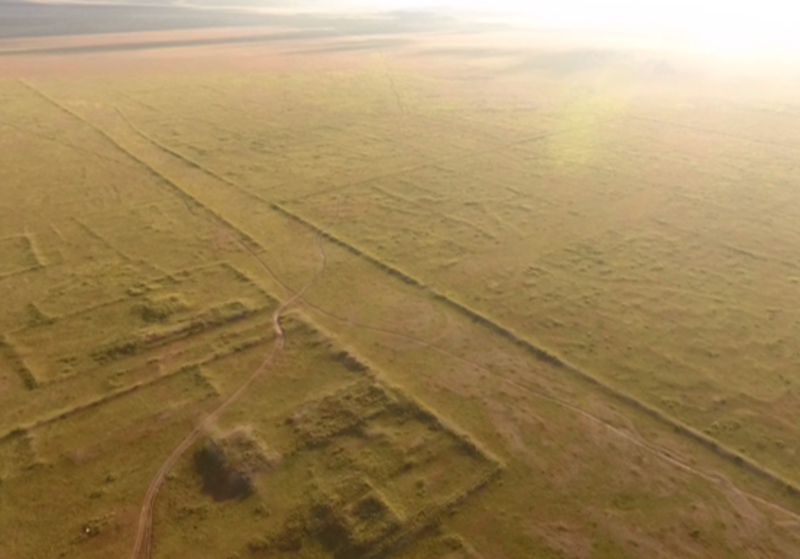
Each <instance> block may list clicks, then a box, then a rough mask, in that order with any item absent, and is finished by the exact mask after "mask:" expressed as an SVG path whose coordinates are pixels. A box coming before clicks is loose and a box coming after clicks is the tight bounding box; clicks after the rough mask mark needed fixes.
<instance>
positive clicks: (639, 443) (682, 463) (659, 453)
mask: <svg viewBox="0 0 800 559" xmlns="http://www.w3.org/2000/svg"><path fill="white" fill-rule="evenodd" d="M320 235H324V231H320ZM318 238H319V242H321V241H322V239H321V237H318ZM242 246H244V248H245V250H247V252H248V253H250V255H251V256H253V258H255V259H256V260H257V261H258V262H259V264H260V265H261V266H262V267H263V268H264V269H265V270H266V271H267V272H268V273H269V274H270V276H271V277H272V278H273V279H274V280H275V281H276V282H277V283H278V285H280V286H281V288H282V289H283V290H284V292H285V293H293V292H292V290H291V288H290V287H289V286H287V285H286V284H285V283H284V282H282V281H281V280H280V278H278V277H277V276H276V275H275V274H274V273H273V272H272V270H270V268H269V267H268V266H267V265H266V263H264V261H263V259H262V258H261V257H259V255H258V254H256V253H255V252H254V251H253V250H252V249H250V248H249V247H247V246H245V245H242ZM307 290H308V286H306V287H304V288H303V289H302V290H300V291H298V292H296V293H294V295H293V297H292V300H293V301H297V302H299V303H302V304H303V305H305V306H306V307H308V308H309V309H312V310H314V311H316V312H318V313H319V314H321V315H322V316H324V317H326V318H329V319H331V320H333V321H335V322H338V323H339V324H344V325H346V326H350V327H353V328H358V329H360V330H365V331H370V332H374V333H377V334H382V335H386V336H391V337H394V338H398V339H402V340H405V341H409V342H412V343H414V344H416V345H418V346H420V347H424V348H427V349H430V350H431V351H434V352H436V353H438V354H440V355H443V356H446V357H449V358H451V359H454V360H456V361H458V362H460V363H462V364H464V365H467V366H469V367H471V368H473V369H475V370H477V371H480V372H482V373H484V374H486V375H489V376H491V378H494V379H498V380H500V381H501V382H503V383H505V384H507V385H509V386H512V387H514V388H516V389H518V390H524V391H526V392H528V393H530V394H533V395H534V396H536V397H538V398H540V399H542V400H547V401H549V402H551V403H554V404H556V405H559V406H561V407H563V408H565V409H568V410H570V411H572V412H574V413H575V414H577V415H580V416H582V417H584V418H586V419H588V420H590V421H592V422H593V423H596V424H599V425H601V426H602V427H604V428H606V429H608V430H609V431H610V432H612V433H614V434H615V435H616V436H618V437H620V438H621V439H623V440H625V441H627V442H630V443H631V444H633V445H634V446H636V447H638V448H640V449H642V450H643V451H645V452H647V453H648V454H650V455H652V456H654V457H655V458H657V459H659V460H662V461H664V462H666V463H667V464H670V465H672V466H673V467H676V468H678V469H680V470H684V471H686V472H689V473H691V474H693V475H696V476H698V477H700V478H702V479H704V480H705V481H708V482H710V483H713V484H714V485H717V486H719V487H721V488H723V489H727V490H729V491H732V492H734V493H736V494H738V495H740V496H742V497H745V498H747V499H750V500H751V501H753V502H756V503H759V504H761V505H763V506H765V507H767V508H769V509H772V510H774V511H776V512H779V513H782V514H784V515H785V516H787V517H789V518H791V519H792V520H794V521H797V522H800V514H797V513H795V512H793V511H791V510H789V509H787V508H785V507H782V506H781V505H779V504H777V503H774V502H772V501H769V500H767V499H764V498H763V497H759V496H758V495H755V494H753V493H750V492H747V491H745V490H742V489H739V488H738V487H737V486H736V485H734V483H733V482H732V481H731V480H729V479H728V478H727V477H725V476H724V475H722V474H720V473H717V472H708V471H705V470H701V469H699V468H696V467H694V466H692V465H691V464H690V463H688V462H687V461H686V460H683V459H681V458H679V457H678V456H676V455H675V453H674V452H671V451H669V450H668V449H666V448H664V447H662V446H660V445H657V444H655V443H651V442H648V441H646V440H644V439H643V438H641V436H639V435H638V434H635V433H631V432H628V431H626V430H623V429H620V428H619V427H615V426H614V425H611V424H610V423H608V422H607V421H606V420H604V419H602V418H601V417H598V416H596V415H594V414H592V413H591V412H588V411H586V410H585V409H583V408H581V407H579V406H576V405H575V404H572V403H570V402H568V401H566V400H563V399H561V398H559V397H557V396H555V395H553V394H550V393H547V392H545V391H543V390H541V389H538V388H535V387H532V386H530V385H527V384H524V383H520V382H518V381H515V380H512V379H509V378H499V377H497V375H496V374H495V373H494V372H492V371H490V370H489V369H487V368H486V367H484V366H483V365H481V364H479V363H476V362H474V361H471V360H469V359H466V358H464V357H461V356H460V355H457V354H455V353H452V352H450V351H448V350H446V349H444V348H442V347H440V346H438V345H435V344H433V343H430V342H428V341H426V340H423V339H421V338H418V337H416V336H413V335H409V334H404V333H401V332H397V331H394V330H389V329H386V328H381V327H378V326H373V325H370V324H364V323H360V322H357V321H353V320H351V319H348V318H343V317H340V316H337V315H335V314H333V313H331V312H329V311H327V310H325V309H324V308H322V307H320V306H318V305H316V304H314V303H312V302H311V301H309V300H308V299H306V298H305V297H304V295H305V292H306V291H307ZM438 337H439V338H440V337H442V336H438Z"/></svg>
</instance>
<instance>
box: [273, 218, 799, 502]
mask: <svg viewBox="0 0 800 559" xmlns="http://www.w3.org/2000/svg"><path fill="white" fill-rule="evenodd" d="M271 207H272V208H273V209H275V210H276V211H278V212H280V213H281V214H283V215H285V216H286V217H288V218H289V219H292V220H294V221H296V222H298V223H301V224H303V225H304V226H306V227H309V228H310V229H312V230H314V231H316V232H317V233H318V234H320V235H322V237H323V238H325V239H327V240H329V241H330V242H332V243H334V244H336V245H337V246H340V247H341V248H343V249H345V250H346V251H348V252H350V253H351V254H354V255H356V256H358V257H359V258H362V259H364V260H366V261H368V262H370V263H371V264H372V265H374V266H375V267H377V268H378V269H380V270H382V271H384V272H386V273H388V274H390V275H392V276H394V277H396V278H398V279H400V280H401V281H403V282H404V283H406V284H408V285H413V286H415V287H418V288H421V289H424V290H425V291H427V292H428V293H430V294H431V295H432V296H433V297H434V298H435V299H436V300H438V301H440V302H442V303H444V304H446V305H448V306H449V307H451V308H453V309H454V310H456V311H457V312H459V313H461V314H463V315H465V316H467V317H468V318H469V319H470V320H472V321H473V322H475V323H477V324H480V325H482V326H484V327H486V328H489V329H490V330H492V331H493V332H495V333H496V334H499V335H500V336H502V337H504V338H506V339H508V340H510V341H511V342H513V343H515V344H516V345H518V346H520V347H522V348H523V349H525V350H526V351H527V352H528V353H530V354H531V355H533V356H534V357H535V358H537V359H538V360H540V361H543V362H545V363H547V364H548V365H551V366H553V367H556V368H558V369H560V370H562V371H565V372H567V373H569V374H571V375H572V376H573V377H575V378H577V379H579V380H581V381H582V382H585V383H588V384H590V385H591V386H593V387H594V388H596V389H598V390H600V391H601V392H603V393H604V394H606V395H608V396H610V397H612V398H613V399H615V400H617V401H620V402H622V403H624V404H626V405H627V406H630V407H632V408H634V409H636V410H637V411H639V412H642V413H644V414H646V415H648V416H650V417H651V418H653V419H655V420H656V421H658V422H660V423H662V424H663V425H666V426H668V427H669V428H671V429H672V430H673V431H674V432H676V433H678V434H679V435H682V436H684V437H686V438H688V439H691V440H692V441H694V442H696V443H699V444H700V445H702V446H703V447H705V448H707V449H708V450H711V451H712V452H713V453H715V454H716V455H717V456H720V457H722V458H724V459H726V460H728V461H730V462H731V463H733V464H734V465H736V466H738V467H740V468H742V469H743V470H746V471H748V472H750V473H752V474H754V475H756V476H757V477H760V478H762V479H764V480H766V481H768V482H770V483H773V484H775V485H776V486H777V487H779V488H780V489H781V490H783V491H785V492H787V493H788V494H790V495H794V496H800V487H798V485H797V484H796V483H795V482H793V481H789V480H787V479H784V478H783V477H781V476H780V475H779V474H777V473H775V472H773V471H771V470H769V469H768V468H766V467H765V466H762V465H761V464H759V463H758V462H755V461H754V460H752V459H751V458H748V457H747V456H744V455H742V454H740V453H738V452H736V451H735V450H733V449H731V448H729V447H727V446H725V445H724V444H722V443H721V442H719V441H718V440H716V439H714V438H713V437H710V436H708V435H706V434H705V433H702V432H700V431H698V430H697V429H695V428H693V427H690V426H689V425H686V424H685V423H683V422H681V421H679V420H678V419H675V418H674V417H672V416H669V415H667V414H665V413H664V412H663V411H661V410H659V409H658V408H655V407H653V406H651V405H650V404H647V403H645V402H643V401H641V400H639V399H638V398H636V397H634V396H632V395H630V394H627V393H625V392H624V391H622V390H619V389H618V388H616V387H614V386H612V385H610V384H608V383H606V382H604V381H603V380H601V379H599V378H598V377H596V376H594V375H593V374H591V373H588V372H586V371H585V370H583V369H581V368H579V367H577V366H576V365H573V364H571V363H569V362H568V361H566V360H565V359H564V358H562V357H560V356H558V355H556V354H555V353H554V352H552V351H550V350H548V349H544V348H542V347H540V346H539V345H537V344H535V343H533V342H531V341H530V340H528V339H526V338H525V337H523V336H522V335H521V334H518V333H517V332H514V331H513V330H512V329H511V328H508V327H506V326H503V325H502V324H499V323H498V322H497V321H495V320H493V319H491V318H489V317H487V316H486V315H484V314H482V313H480V312H478V311H476V310H475V309H472V308H470V307H468V306H467V305H465V304H464V303H461V302H459V301H457V300H456V299H454V298H453V297H452V296H450V295H446V294H444V293H441V292H439V291H437V290H436V289H434V288H432V287H430V286H429V285H426V284H425V282H423V281H422V280H419V279H417V278H415V277H413V276H411V275H410V274H408V273H407V272H404V271H402V270H400V269H398V268H396V267H395V266H393V265H391V264H387V263H386V262H384V261H382V260H380V259H379V258H377V257H375V256H373V255H371V254H369V253H368V252H366V251H364V250H362V249H360V248H358V247H356V246H354V245H352V244H351V243H349V242H347V241H345V240H343V239H341V238H339V237H337V236H335V235H334V234H333V233H331V232H329V231H325V230H323V229H322V228H320V227H319V226H317V225H316V224H314V223H313V222H311V221H309V220H308V219H307V218H305V217H302V216H300V215H298V214H296V213H294V212H292V211H290V210H288V209H286V208H284V207H283V206H281V205H279V204H274V203H273V204H271Z"/></svg>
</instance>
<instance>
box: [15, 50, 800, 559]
mask: <svg viewBox="0 0 800 559" xmlns="http://www.w3.org/2000/svg"><path fill="white" fill-rule="evenodd" d="M409 64H410V63H409ZM408 68H409V69H404V70H396V71H393V72H394V74H395V75H393V76H392V80H391V81H392V83H391V84H390V83H389V81H388V80H387V76H386V71H387V67H386V64H385V63H384V61H381V60H378V59H377V58H374V59H370V58H367V59H366V61H365V65H364V66H363V67H362V68H360V69H347V70H341V71H320V72H307V71H303V70H281V71H274V72H264V73H256V72H252V73H230V72H229V73H211V72H204V73H200V74H192V75H189V74H181V75H178V74H176V75H166V74H162V75H152V76H147V77H144V76H142V77H138V78H136V77H129V78H119V77H97V76H94V77H92V76H82V77H80V78H63V79H50V78H37V79H31V80H29V81H27V82H16V81H8V80H4V81H0V93H2V98H3V100H4V101H3V104H2V106H0V148H1V149H2V151H3V153H4V154H6V153H7V154H8V158H4V161H13V164H9V163H3V164H0V166H2V171H3V173H4V184H3V198H4V199H3V202H2V204H0V294H2V295H3V301H4V306H3V309H2V311H0V334H2V340H3V343H2V345H0V410H3V411H2V412H0V503H2V506H1V507H0V531H1V532H2V533H4V534H12V535H11V536H9V538H7V539H6V540H4V541H3V542H0V556H3V557H6V556H8V557H11V558H17V557H19V558H21V557H25V558H34V559H35V558H38V557H48V558H49V557H65V558H67V557H82V558H84V557H85V558H92V557H98V558H99V557H109V556H125V555H126V554H128V553H129V552H130V546H131V545H132V539H133V534H134V533H135V530H136V519H137V518H138V512H139V506H140V505H141V502H142V499H143V497H144V493H145V491H146V488H147V486H148V484H149V483H150V480H151V479H152V476H153V475H154V474H155V472H156V471H157V470H158V468H159V466H160V465H161V463H162V462H163V460H164V459H165V458H166V457H167V456H168V455H169V453H170V452H171V451H172V449H174V448H175V446H176V445H177V444H178V443H179V442H180V441H181V440H182V438H183V437H184V436H185V435H186V434H187V433H188V432H189V431H190V430H191V429H192V428H193V426H195V425H197V424H198V423H199V422H200V421H201V420H202V418H204V417H206V416H207V414H209V413H211V411H212V410H213V409H214V408H215V406H216V405H217V404H218V403H219V402H220V401H222V400H223V399H224V398H225V397H226V396H227V395H230V394H232V393H233V392H234V391H235V390H236V389H237V388H238V387H239V386H240V385H241V383H242V382H244V381H245V379H246V378H248V377H249V375H250V374H251V373H252V372H253V371H254V370H256V369H257V368H258V367H259V366H260V365H261V364H262V363H263V361H264V358H265V356H266V355H267V354H268V352H269V351H270V349H271V348H272V343H273V342H274V336H273V326H272V324H271V320H270V315H271V313H272V312H273V311H274V309H275V308H276V306H277V301H279V300H281V299H282V298H284V296H285V293H284V291H283V288H282V286H281V285H279V284H278V283H277V282H276V281H275V278H273V277H271V275H270V273H268V271H267V270H265V268H264V266H263V265H264V264H266V265H267V266H268V267H269V268H270V270H271V271H273V272H274V273H275V274H276V275H277V276H278V277H279V278H280V281H281V282H282V283H284V284H285V285H286V286H288V287H289V288H291V289H292V290H294V291H296V290H298V289H300V288H301V287H302V286H303V285H305V284H306V283H307V282H308V281H309V279H310V278H311V277H312V276H313V275H314V274H315V272H316V271H317V270H318V269H319V265H320V255H319V253H318V249H317V245H316V237H317V235H318V233H319V232H320V231H321V232H323V233H324V235H323V236H322V237H321V240H322V243H323V246H324V248H325V251H326V257H327V267H326V269H325V272H324V273H323V274H322V275H321V276H320V277H319V278H318V280H317V282H316V283H315V284H314V285H313V287H311V288H310V290H309V291H308V292H307V293H306V296H305V297H306V298H307V300H308V302H309V303H310V304H305V303H302V302H298V304H297V309H298V310H292V311H290V313H289V314H288V315H285V316H284V317H283V318H282V324H283V326H284V328H285V329H286V332H287V347H286V349H285V351H284V352H283V353H281V354H280V355H279V356H278V357H277V360H276V361H275V362H274V363H272V364H271V365H270V367H269V368H267V369H266V371H265V373H264V375H263V376H262V377H260V378H259V380H258V381H257V382H256V383H255V384H253V385H252V386H251V387H250V388H249V390H248V392H247V394H246V395H245V396H244V398H243V399H242V400H241V401H239V402H238V403H237V404H236V405H235V406H233V407H231V408H230V409H229V410H227V411H226V413H225V414H223V415H222V416H221V417H220V418H219V419H218V421H217V422H216V424H215V425H214V427H213V429H212V430H211V432H208V433H205V434H204V436H205V438H204V439H203V441H202V442H199V443H197V444H196V445H195V446H194V447H193V448H192V449H190V451H189V452H187V453H186V455H185V456H184V457H183V458H182V459H181V460H180V461H179V463H178V465H177V466H176V468H175V470H174V471H173V472H172V473H171V474H170V477H169V478H168V481H167V483H166V484H165V486H164V488H163V491H162V494H161V495H160V497H159V500H158V501H157V507H156V513H155V534H156V535H155V541H156V546H155V556H156V557H182V556H187V557H188V556H191V557H231V558H232V557H240V558H245V557H259V556H270V557H271V556H272V555H274V554H275V553H276V550H278V551H285V552H287V553H289V552H291V553H293V554H294V555H292V556H294V557H308V558H315V559H316V558H329V559H330V558H333V559H338V558H344V557H353V558H356V557H363V558H366V557H377V556H382V555H381V554H385V555H386V556H392V557H398V558H401V559H428V558H430V559H433V558H441V557H447V558H448V559H477V558H480V557H500V556H505V557H614V558H624V557H631V558H633V557H640V556H642V555H643V554H654V555H657V554H661V555H664V556H675V557H683V556H698V557H747V556H748V551H747V550H748V549H759V550H761V551H762V552H763V553H764V554H765V555H768V556H771V557H772V556H774V557H787V558H791V557H793V556H794V555H793V554H794V553H795V552H796V550H798V549H800V540H798V538H797V535H796V533H795V532H793V531H792V529H793V528H792V526H794V524H793V523H796V517H794V516H792V515H791V514H792V513H791V512H790V511H800V501H798V496H797V494H796V489H793V488H796V487H797V486H798V484H800V478H798V476H797V471H796V468H795V467H794V466H795V462H796V460H795V458H796V457H795V454H796V453H797V452H798V451H800V435H798V431H797V429H796V428H795V426H796V424H797V420H798V419H800V401H798V399H797V395H796V387H795V384H796V383H797V382H798V379H797V378H796V374H794V373H793V371H794V370H795V369H796V368H797V367H796V365H797V364H798V363H797V358H798V355H797V352H796V351H794V349H793V347H792V339H793V338H792V332H793V329H794V328H795V327H796V325H797V323H798V321H799V320H800V318H798V316H797V312H798V311H797V310H796V307H797V305H796V304H794V303H796V302H797V299H798V297H800V283H799V281H798V278H800V272H798V270H797V266H796V263H795V260H796V254H795V253H796V250H795V248H796V244H797V243H796V241H797V240H798V234H800V233H798V226H797V223H800V219H798V217H799V216H798V215H796V214H797V211H798V209H799V208H800V206H798V205H797V203H796V200H795V198H796V196H795V192H794V191H795V186H796V185H795V182H796V181H795V180H794V174H793V173H794V170H793V165H794V160H795V155H796V154H795V151H796V148H795V147H793V145H794V144H793V142H794V143H796V141H797V139H798V138H797V134H796V133H794V132H792V129H790V127H789V126H787V125H786V124H785V123H784V122H783V121H782V120H781V119H780V118H778V117H776V116H775V114H773V113H771V112H769V111H767V112H764V111H761V112H759V111H756V110H755V108H754V106H751V105H748V104H747V103H746V102H745V101H742V104H740V105H737V106H733V105H724V104H718V103H712V102H708V101H703V100H702V99H695V100H693V103H694V105H695V108H694V109H691V108H688V105H687V103H685V102H683V101H680V100H678V99H673V98H671V97H670V96H669V94H666V93H664V94H661V95H653V96H652V97H648V96H647V94H644V93H643V94H642V95H640V96H638V97H636V96H633V95H629V94H628V93H626V92H625V91H620V90H617V89H615V88H614V87H613V86H611V85H609V86H607V87H604V86H596V89H595V90H593V91H592V90H589V89H587V88H584V87H582V85H583V84H582V83H581V79H580V78H579V77H578V78H565V77H559V78H557V79H556V78H552V77H542V76H537V75H531V76H524V75H523V76H517V77H513V78H512V77H506V78H502V77H496V78H495V79H496V81H492V80H485V81H481V82H480V83H479V82H477V81H475V82H470V84H471V85H470V87H469V88H464V87H461V86H460V85H454V83H453V82H452V81H450V80H448V79H446V78H445V77H443V76H438V75H435V76H434V75H426V74H425V73H424V72H423V70H421V69H414V67H413V66H409V67H408ZM390 71H392V70H391V69H390ZM473 86H474V87H473ZM392 88H394V90H395V92H396V93H397V94H398V96H399V97H400V101H401V102H400V103H397V102H396V101H397V98H396V97H395V95H394V94H393V93H392V91H391V89H392ZM679 101H680V102H679ZM684 101H685V100H684ZM532 103H534V105H532ZM536 103H538V105H536ZM679 105H680V106H679ZM534 109H535V110H534ZM240 242H241V243H245V244H246V246H247V248H248V249H249V250H248V251H246V250H244V249H243V248H242V246H241V244H240ZM249 251H252V253H251V252H249ZM253 253H255V254H256V255H258V257H259V258H260V259H261V260H263V262H259V261H258V260H257V259H256V258H254V257H253ZM363 325H370V326H372V327H374V328H366V329H365V328H363V327H362V326H363ZM392 332H394V333H399V334H400V335H396V334H393V333H392ZM433 346H435V347H433ZM232 433H233V434H238V435H235V436H234V435H231V434H232ZM237 436H238V437H239V438H236V437H237ZM230 437H233V438H230ZM242 437H243V438H242ZM209 440H213V441H216V442H215V443H214V444H215V445H217V446H215V447H214V448H219V449H222V450H220V452H221V453H222V454H223V455H224V459H222V460H220V461H219V463H215V464H216V465H215V466H214V467H215V468H217V470H219V471H217V470H215V475H217V476H219V475H222V474H225V475H227V474H228V473H231V472H234V473H236V474H237V475H245V477H247V483H248V490H247V491H245V492H242V493H241V494H239V493H237V494H236V498H233V499H225V500H215V499H214V498H213V495H210V494H209V493H211V492H210V491H208V487H207V486H208V484H209V483H211V484H212V485H213V484H214V483H216V481H214V479H217V478H213V479H211V482H209V479H210V478H206V479H204V472H202V471H201V472H198V468H197V465H198V461H197V460H196V459H195V457H196V456H198V455H202V450H201V449H202V448H210V447H204V446H203V445H208V444H210V443H208V441H209ZM231 441H233V442H231ZM237 445H238V446H237ZM212 446H213V445H212ZM198 453H200V454H198ZM265 457H266V458H265ZM199 462H203V461H202V460H200V461H199ZM262 462H264V463H266V462H269V467H266V466H265V467H263V468H261V466H259V465H254V464H256V463H258V464H262ZM201 470H202V468H201ZM243 472H244V473H243ZM205 473H206V474H207V473H208V472H205ZM212 473H214V472H212ZM212 477H213V476H212ZM723 480H724V481H723ZM217 481H218V479H217ZM204 484H205V486H206V487H205V491H204ZM769 503H772V504H773V505H779V506H781V507H784V508H785V509H786V510H785V511H783V512H781V511H780V510H779V509H777V508H775V506H770V504H769ZM787 511H789V512H787Z"/></svg>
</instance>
